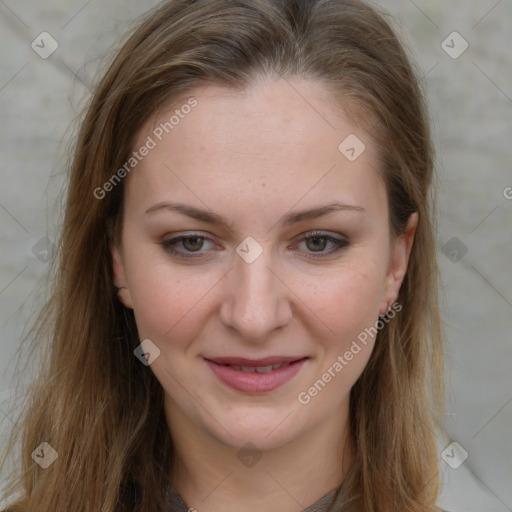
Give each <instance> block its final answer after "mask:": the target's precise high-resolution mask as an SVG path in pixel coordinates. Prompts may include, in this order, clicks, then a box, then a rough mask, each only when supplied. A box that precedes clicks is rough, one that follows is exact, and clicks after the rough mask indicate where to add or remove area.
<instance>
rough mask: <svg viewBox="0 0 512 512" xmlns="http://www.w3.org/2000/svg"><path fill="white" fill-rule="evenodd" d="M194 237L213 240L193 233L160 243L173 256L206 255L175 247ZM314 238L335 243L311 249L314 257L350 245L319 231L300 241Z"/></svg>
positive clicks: (196, 256)
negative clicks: (322, 248)
mask: <svg viewBox="0 0 512 512" xmlns="http://www.w3.org/2000/svg"><path fill="white" fill-rule="evenodd" d="M194 238H196V239H199V240H203V241H204V240H207V241H211V240H210V239H209V238H208V237H205V236H203V235H199V234H194V233H191V234H188V235H180V236H177V237H175V238H172V239H169V240H164V241H162V242H161V243H160V245H161V246H162V247H163V249H164V250H165V251H166V252H167V253H168V254H171V255H173V256H180V257H182V258H201V257H204V252H202V251H196V252H194V251H178V250H176V249H174V246H175V245H176V244H178V243H180V242H182V241H183V240H190V239H194ZM313 238H321V239H325V240H327V242H331V243H332V244H334V249H332V250H330V251H325V252H324V251H317V252H315V251H311V252H309V253H308V255H307V256H306V257H308V258H312V259H321V258H326V257H328V256H331V255H333V254H335V253H337V252H339V251H341V250H342V249H345V248H346V247H347V246H348V245H349V241H348V240H347V239H346V238H336V237H334V236H332V235H329V234H326V233H322V232H318V231H312V232H309V233H307V234H306V235H305V236H304V237H302V238H301V239H300V240H299V241H300V242H302V241H307V240H311V239H313ZM212 243H213V242H212Z"/></svg>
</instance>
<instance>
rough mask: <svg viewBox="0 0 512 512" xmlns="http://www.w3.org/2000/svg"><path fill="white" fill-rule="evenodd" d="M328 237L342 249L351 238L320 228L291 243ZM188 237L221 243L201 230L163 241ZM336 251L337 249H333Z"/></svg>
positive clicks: (297, 237) (182, 251)
mask: <svg viewBox="0 0 512 512" xmlns="http://www.w3.org/2000/svg"><path fill="white" fill-rule="evenodd" d="M314 237H319V238H327V239H331V241H332V240H336V241H338V244H337V248H338V249H341V248H342V247H344V246H346V245H348V244H349V239H348V237H347V236H346V235H343V234H341V233H332V232H330V231H320V230H312V231H306V232H304V233H301V234H300V235H297V236H296V237H294V238H293V240H292V241H291V242H290V243H291V244H298V243H300V242H302V241H304V240H307V239H308V238H314ZM187 238H201V239H204V240H206V241H209V242H211V243H212V244H214V245H216V246H218V245H219V244H218V243H217V242H216V241H215V240H214V239H212V238H211V236H210V235H205V234H203V233H201V232H189V233H187V232H184V233H180V234H176V235H175V236H172V238H169V239H165V240H163V241H162V245H171V242H173V243H176V244H179V243H180V242H181V241H183V240H184V239H187ZM176 252H181V253H183V254H194V253H195V254H201V252H202V251H186V250H176ZM331 252H335V251H331ZM318 254H319V255H320V254H322V252H318ZM324 254H328V252H325V253H324Z"/></svg>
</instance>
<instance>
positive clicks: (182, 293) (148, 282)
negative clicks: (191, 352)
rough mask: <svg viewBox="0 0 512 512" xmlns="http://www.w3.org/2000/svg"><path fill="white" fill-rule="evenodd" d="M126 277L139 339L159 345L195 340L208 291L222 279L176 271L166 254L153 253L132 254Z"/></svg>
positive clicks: (216, 274)
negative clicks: (194, 336)
mask: <svg viewBox="0 0 512 512" xmlns="http://www.w3.org/2000/svg"><path fill="white" fill-rule="evenodd" d="M127 275H128V276H129V278H128V284H129V288H130V294H131V299H132V303H133V310H134V315H135V319H136V323H137V328H138V331H139V336H140V338H141V339H145V338H149V339H152V340H154V341H155V342H156V343H158V341H160V342H161V343H163V342H165V341H166V340H168V339H174V340H181V339H183V338H185V339H187V338H189V337H190V336H192V335H193V333H194V330H197V329H198V328H199V327H200V325H201V324H200V317H201V316H202V315H203V314H204V310H205V305H206V304H207V302H208V294H209V291H211V290H214V289H215V286H216V285H217V284H219V282H220V280H221V278H222V275H218V272H212V271H209V272H208V271H205V270H202V271H199V270H198V271H197V272H191V271H190V269H189V270H188V272H187V271H179V270H176V267H174V268H173V267H172V266H171V265H170V264H169V262H168V261H167V260H166V255H165V253H164V254H163V256H160V255H156V256H155V252H154V249H153V252H152V253H151V254H144V253H143V252H139V253H137V252H136V251H134V252H132V255H131V258H130V259H129V260H127ZM177 332H179V336H177V335H176V333H177Z"/></svg>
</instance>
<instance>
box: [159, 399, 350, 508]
mask: <svg viewBox="0 0 512 512" xmlns="http://www.w3.org/2000/svg"><path fill="white" fill-rule="evenodd" d="M167 405H169V404H167ZM167 405H166V414H167V421H168V424H169V428H170V431H171V436H172V439H173V444H174V453H175V457H174V460H173V462H172V470H171V482H172V484H173V487H174V488H175V489H176V491H177V492H178V493H179V494H180V495H181V496H182V498H183V499H184V501H185V502H186V504H187V506H189V507H191V508H192V509H196V510H198V511H200V512H214V511H218V510H223V511H224V512H234V511H240V510H244V511H246V512H256V511H258V512H259V511H261V510H267V511H274V510H275V511H279V512H288V511H289V512H297V510H304V509H306V508H307V507H309V506H310V505H312V504H313V503H315V502H316V501H318V500H319V499H320V498H322V497H323V496H324V495H326V494H327V493H329V492H330V491H332V490H333V489H335V488H336V487H338V486H339V485H340V484H341V482H342V481H343V479H344V477H345V474H346V472H347V470H348V469H349V467H350V465H351V463H352V461H353V445H352V442H351V438H350V436H349V435H348V401H347V404H345V405H346V407H344V408H343V410H342V411H340V413H338V414H333V415H331V417H329V419H328V420H326V421H323V422H322V423H321V424H319V425H317V426H316V427H314V428H313V429H311V430H310V431H308V432H306V433H304V434H303V435H301V436H300V438H295V439H291V440H288V442H287V443H286V444H282V445H281V446H278V447H275V448H273V449H269V450H266V451H264V452H259V451H257V450H256V451H251V449H250V446H249V447H246V448H244V447H233V446H228V445H226V444H225V443H223V442H222V441H220V440H218V439H217V438H215V437H214V436H212V435H211V434H210V433H209V432H208V431H206V430H204V429H202V428H201V427H200V426H198V425H196V424H195V423H193V422H192V421H191V420H190V419H189V418H188V416H186V415H185V414H183V413H181V411H177V410H176V407H177V406H176V404H175V403H173V404H172V407H168V406H167ZM171 409H172V414H169V411H170V410H171ZM336 448H337V449H336Z"/></svg>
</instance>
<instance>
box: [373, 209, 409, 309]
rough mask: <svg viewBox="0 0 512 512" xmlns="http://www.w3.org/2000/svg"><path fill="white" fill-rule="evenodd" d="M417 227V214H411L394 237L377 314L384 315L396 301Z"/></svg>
mask: <svg viewBox="0 0 512 512" xmlns="http://www.w3.org/2000/svg"><path fill="white" fill-rule="evenodd" d="M417 227H418V213H417V212H416V213H413V214H412V215H411V216H410V217H409V220H408V221H407V225H406V227H405V230H404V232H403V233H402V234H400V235H399V236H397V237H396V239H395V241H394V243H393V246H392V254H391V258H390V260H389V266H388V272H387V274H386V281H385V285H384V286H385V290H384V297H383V301H382V302H381V305H380V309H379V314H381V315H384V314H385V313H386V311H387V309H388V307H389V306H390V305H391V304H392V303H393V302H394V301H396V299H397V297H398V293H399V291H400V287H401V286H402V282H403V280H404V277H405V274H406V272H407V265H408V263H409V257H410V255H411V250H412V246H413V242H414V235H415V233H416V228H417Z"/></svg>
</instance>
